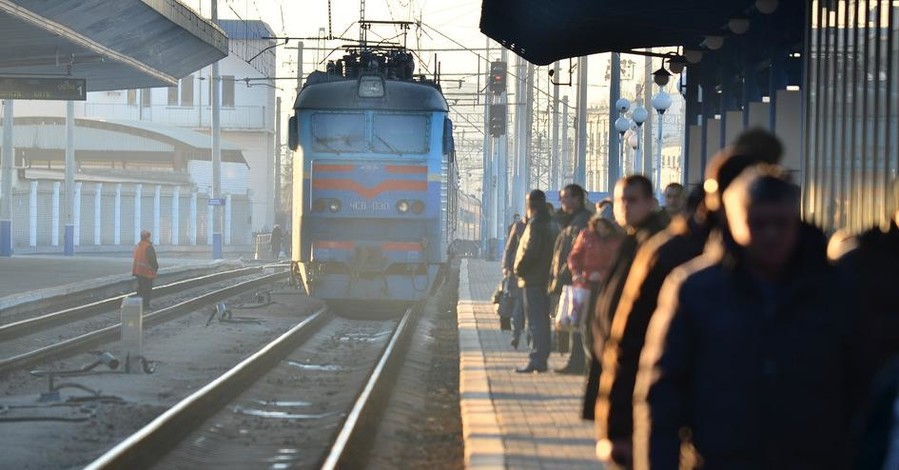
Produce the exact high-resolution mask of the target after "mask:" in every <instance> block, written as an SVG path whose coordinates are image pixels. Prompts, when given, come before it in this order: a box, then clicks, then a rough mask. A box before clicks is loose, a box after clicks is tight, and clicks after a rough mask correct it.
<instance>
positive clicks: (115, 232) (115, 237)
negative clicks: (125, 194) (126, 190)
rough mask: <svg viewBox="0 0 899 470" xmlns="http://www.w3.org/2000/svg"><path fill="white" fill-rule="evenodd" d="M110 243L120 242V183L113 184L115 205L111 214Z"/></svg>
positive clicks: (119, 243) (117, 243) (116, 243)
mask: <svg viewBox="0 0 899 470" xmlns="http://www.w3.org/2000/svg"><path fill="white" fill-rule="evenodd" d="M112 244H113V245H121V244H122V183H116V185H115V206H114V207H113V215H112Z"/></svg>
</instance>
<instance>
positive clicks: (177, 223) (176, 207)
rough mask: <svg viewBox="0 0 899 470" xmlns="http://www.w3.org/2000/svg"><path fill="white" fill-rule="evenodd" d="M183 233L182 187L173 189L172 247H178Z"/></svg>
mask: <svg viewBox="0 0 899 470" xmlns="http://www.w3.org/2000/svg"><path fill="white" fill-rule="evenodd" d="M180 232H181V186H175V187H174V188H172V241H171V243H172V245H178V244H179V243H180V242H181V240H180Z"/></svg>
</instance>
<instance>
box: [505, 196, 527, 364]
mask: <svg viewBox="0 0 899 470" xmlns="http://www.w3.org/2000/svg"><path fill="white" fill-rule="evenodd" d="M527 225H528V218H527V216H526V215H525V218H524V219H521V218H519V217H518V214H515V222H512V225H510V226H509V234H508V236H507V237H506V249H505V252H504V253H503V277H504V278H509V281H510V282H507V284H508V286H509V289H510V291H511V292H509V295H510V296H511V297H512V343H511V344H512V347H513V348H515V349H518V342H519V340H520V339H521V332H522V330H523V329H524V325H525V318H524V300H523V299H522V293H521V288H520V287H518V279H517V278H516V277H515V254H516V253H517V252H518V242H519V240H521V235H522V234H524V229H525V227H527Z"/></svg>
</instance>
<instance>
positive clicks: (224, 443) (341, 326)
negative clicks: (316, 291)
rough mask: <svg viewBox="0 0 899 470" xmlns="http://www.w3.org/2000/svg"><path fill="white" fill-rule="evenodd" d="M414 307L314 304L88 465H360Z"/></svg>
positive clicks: (401, 354) (410, 328)
mask: <svg viewBox="0 0 899 470" xmlns="http://www.w3.org/2000/svg"><path fill="white" fill-rule="evenodd" d="M417 313H418V312H417V310H414V309H409V310H407V311H406V312H405V314H404V315H403V316H402V318H400V319H399V320H397V319H393V320H387V321H363V322H360V321H353V320H347V319H343V318H340V317H337V316H336V315H334V314H333V313H332V312H329V311H327V310H325V309H323V310H320V311H318V312H316V313H315V314H313V315H312V316H310V317H309V318H307V319H305V320H304V321H303V322H302V323H300V324H299V325H297V326H296V327H294V328H292V329H291V330H290V331H288V332H286V333H284V334H283V335H282V336H280V337H279V338H278V339H276V340H275V341H273V342H271V343H269V344H268V345H266V346H265V347H263V348H262V349H260V350H259V351H258V352H257V353H255V354H253V355H252V356H250V357H248V358H247V359H246V360H244V361H243V362H241V363H240V364H238V365H237V366H235V367H234V368H233V369H231V370H229V371H228V372H226V373H225V374H223V375H222V376H220V377H219V378H217V379H215V380H214V381H212V382H210V383H209V384H208V385H206V386H205V387H203V388H202V389H200V390H198V391H197V392H196V393H194V394H192V395H191V396H189V397H187V398H185V399H184V400H182V401H181V402H179V403H178V404H177V405H175V406H173V407H172V408H170V409H169V410H168V411H166V412H165V413H163V414H162V415H160V416H159V417H157V418H156V419H155V420H153V421H152V422H151V423H149V424H148V425H147V426H145V427H144V428H142V429H141V430H139V431H138V432H136V433H134V434H132V435H131V436H130V437H128V438H127V439H125V440H124V441H122V442H121V443H120V444H119V445H117V446H116V447H114V448H113V449H111V450H110V451H108V452H107V453H106V454H104V455H102V456H101V457H100V458H98V459H97V460H95V461H94V462H93V463H91V464H90V465H88V466H87V467H86V468H90V469H100V468H103V469H115V468H123V469H124V468H136V467H141V468H146V467H151V466H153V467H155V468H221V467H222V466H226V467H233V468H263V467H269V468H288V467H289V468H325V469H334V468H347V467H357V466H360V465H361V464H362V463H363V462H364V459H365V455H366V453H367V446H368V445H369V444H370V442H369V441H368V439H370V438H371V436H372V435H373V434H374V433H373V432H372V427H373V426H375V425H376V424H377V422H379V421H380V419H379V418H380V417H379V416H378V414H379V413H380V412H381V411H382V410H383V409H384V404H385V403H386V400H387V398H388V397H389V395H390V393H391V384H392V382H393V380H394V379H395V376H396V375H397V369H398V368H399V367H400V365H401V364H402V363H403V361H404V359H405V355H406V351H407V349H408V345H409V342H410V339H411V336H412V334H411V333H412V331H414V323H415V321H416V318H417ZM322 362H324V363H322Z"/></svg>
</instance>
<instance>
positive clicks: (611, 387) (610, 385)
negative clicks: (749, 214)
mask: <svg viewBox="0 0 899 470" xmlns="http://www.w3.org/2000/svg"><path fill="white" fill-rule="evenodd" d="M763 162H764V160H761V159H758V158H756V157H747V156H744V155H732V154H731V153H730V150H723V151H721V152H719V154H718V155H716V156H715V157H714V158H713V159H712V161H711V162H709V166H708V168H707V170H708V171H707V175H706V180H705V181H706V184H705V186H708V187H709V188H713V189H715V194H713V195H710V197H712V198H714V200H716V201H717V200H719V199H720V195H721V193H722V192H723V191H724V190H725V189H727V187H728V186H729V185H730V184H731V182H733V180H734V179H735V178H736V177H737V176H739V174H740V173H741V172H743V170H745V169H746V168H748V167H749V166H751V165H756V164H760V163H763ZM705 199H706V194H705V191H704V190H703V188H702V187H697V188H696V190H695V191H694V192H693V193H691V195H690V200H689V203H688V204H687V212H686V214H685V215H687V216H685V217H675V219H674V220H673V221H672V222H671V224H670V225H669V226H668V228H667V229H666V230H664V231H662V232H661V233H659V234H657V235H655V236H654V237H652V238H651V239H650V240H649V241H648V242H646V243H645V244H644V245H643V246H641V247H640V249H639V250H638V251H637V255H636V258H635V259H634V267H633V268H632V269H631V271H630V273H629V274H628V277H627V281H626V282H625V284H624V291H623V293H622V296H621V301H620V302H619V303H618V309H617V311H616V312H615V315H614V317H613V320H612V326H611V331H610V336H609V339H608V341H606V344H605V347H604V349H603V354H602V375H601V377H600V383H599V401H598V402H597V404H596V416H597V418H596V431H597V442H599V443H600V444H599V445H598V446H597V453H598V455H597V457H599V458H600V459H601V460H604V461H609V460H613V461H614V462H615V463H617V464H619V465H623V466H629V465H630V464H631V448H632V442H631V440H632V435H633V414H634V410H633V395H634V381H635V380H636V377H637V368H638V366H639V360H640V352H641V351H642V349H643V342H644V339H645V337H646V328H647V326H648V325H649V321H650V318H651V317H652V314H653V313H654V312H655V310H656V306H657V300H658V297H659V291H660V290H661V288H662V283H663V281H664V280H665V278H666V277H667V276H668V274H670V273H671V271H673V270H674V268H676V267H678V266H680V265H681V264H684V263H686V262H687V261H689V260H691V259H693V258H695V257H697V256H699V255H701V254H702V252H703V250H704V248H705V246H706V243H707V241H708V239H709V236H710V234H711V233H712V231H713V229H719V230H720V229H721V228H722V227H723V221H724V218H723V217H724V216H723V214H721V213H720V212H722V211H710V210H708V207H707V204H706V202H705ZM716 205H717V204H716ZM718 236H721V235H720V233H719V234H718Z"/></svg>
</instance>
